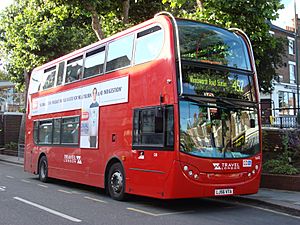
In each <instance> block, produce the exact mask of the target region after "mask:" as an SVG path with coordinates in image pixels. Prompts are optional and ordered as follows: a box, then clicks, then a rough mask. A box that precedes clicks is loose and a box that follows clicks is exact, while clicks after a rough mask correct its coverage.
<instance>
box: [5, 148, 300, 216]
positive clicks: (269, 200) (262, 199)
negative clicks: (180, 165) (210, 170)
mask: <svg viewBox="0 0 300 225" xmlns="http://www.w3.org/2000/svg"><path fill="white" fill-rule="evenodd" d="M0 161H4V162H8V163H14V164H19V165H23V164H24V159H23V158H21V157H16V156H9V155H2V154H0ZM228 200H230V201H239V202H242V203H251V204H254V205H258V206H263V207H264V208H271V209H272V208H275V209H277V210H280V211H282V212H286V213H289V214H292V215H295V216H297V217H298V216H300V192H298V191H287V190H276V189H267V188H260V189H259V191H258V193H257V194H253V195H241V196H235V197H229V198H228Z"/></svg>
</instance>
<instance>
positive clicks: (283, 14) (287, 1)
mask: <svg viewBox="0 0 300 225" xmlns="http://www.w3.org/2000/svg"><path fill="white" fill-rule="evenodd" d="M295 1H296V2H297V13H298V15H299V17H300V0H295ZM12 2H13V0H1V2H0V10H2V9H4V8H5V7H7V6H9V5H10V4H11V3H12ZM281 2H282V3H283V4H284V6H285V9H283V10H280V11H279V15H280V16H279V19H277V20H276V21H273V23H274V24H275V25H276V26H279V27H282V28H285V26H287V25H289V26H291V25H292V21H291V20H292V18H293V17H294V0H281Z"/></svg>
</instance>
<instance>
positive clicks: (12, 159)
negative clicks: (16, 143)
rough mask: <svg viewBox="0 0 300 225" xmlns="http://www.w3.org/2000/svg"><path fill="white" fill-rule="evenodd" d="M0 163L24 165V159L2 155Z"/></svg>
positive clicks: (0, 155)
mask: <svg viewBox="0 0 300 225" xmlns="http://www.w3.org/2000/svg"><path fill="white" fill-rule="evenodd" d="M0 161H4V162H9V163H15V164H20V165H23V164H24V158H21V157H17V156H10V155H2V154H0Z"/></svg>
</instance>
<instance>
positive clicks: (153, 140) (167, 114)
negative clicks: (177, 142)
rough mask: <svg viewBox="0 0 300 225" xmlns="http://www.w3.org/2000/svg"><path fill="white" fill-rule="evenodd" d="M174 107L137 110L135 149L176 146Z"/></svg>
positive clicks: (135, 111)
mask: <svg viewBox="0 0 300 225" xmlns="http://www.w3.org/2000/svg"><path fill="white" fill-rule="evenodd" d="M173 130H174V116H173V106H166V107H161V106H157V107H151V108H145V109H135V110H134V118H133V135H132V136H133V139H132V140H133V143H132V145H133V147H137V148H139V147H160V148H162V147H167V148H172V147H173V146H174V131H173Z"/></svg>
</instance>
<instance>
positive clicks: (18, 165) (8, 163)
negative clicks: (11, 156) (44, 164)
mask: <svg viewBox="0 0 300 225" xmlns="http://www.w3.org/2000/svg"><path fill="white" fill-rule="evenodd" d="M0 162H1V163H2V164H6V165H10V166H17V167H22V168H23V167H24V166H23V165H20V164H15V163H10V162H3V161H0Z"/></svg>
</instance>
